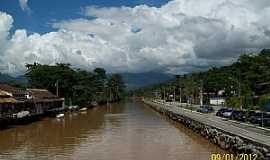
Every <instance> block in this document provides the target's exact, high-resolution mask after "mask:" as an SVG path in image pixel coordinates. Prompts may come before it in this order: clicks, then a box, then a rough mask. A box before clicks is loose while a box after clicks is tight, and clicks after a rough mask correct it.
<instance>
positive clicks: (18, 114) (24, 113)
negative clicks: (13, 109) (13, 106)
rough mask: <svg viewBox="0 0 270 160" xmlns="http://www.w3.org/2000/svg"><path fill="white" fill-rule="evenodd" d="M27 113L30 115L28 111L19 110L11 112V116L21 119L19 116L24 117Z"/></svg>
mask: <svg viewBox="0 0 270 160" xmlns="http://www.w3.org/2000/svg"><path fill="white" fill-rule="evenodd" d="M29 115H30V112H29V111H21V112H18V113H15V114H13V117H14V118H18V119H21V118H24V117H26V116H29Z"/></svg>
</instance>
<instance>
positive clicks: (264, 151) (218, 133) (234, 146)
mask: <svg viewBox="0 0 270 160" xmlns="http://www.w3.org/2000/svg"><path fill="white" fill-rule="evenodd" d="M143 102H144V103H145V104H147V105H149V106H151V107H152V108H153V109H154V110H156V111H157V112H159V113H161V114H164V115H166V116H168V117H169V118H170V119H172V120H174V121H177V122H179V123H182V124H184V125H185V126H187V127H188V128H190V129H192V130H193V131H194V132H196V133H198V134H200V135H201V136H203V137H205V138H206V139H208V140H209V141H210V142H212V143H214V144H216V145H218V146H220V147H221V148H222V149H225V150H227V151H228V152H231V153H237V154H242V153H245V154H256V155H257V156H258V158H257V159H270V154H269V153H270V136H269V135H266V134H261V133H258V132H256V131H251V130H246V129H244V128H240V127H237V126H233V125H230V124H229V123H227V122H226V121H223V120H221V119H218V118H216V117H213V116H207V115H204V114H199V113H197V112H192V111H189V110H186V109H183V108H180V107H177V106H174V105H170V104H162V103H159V102H158V101H153V100H149V99H144V100H143Z"/></svg>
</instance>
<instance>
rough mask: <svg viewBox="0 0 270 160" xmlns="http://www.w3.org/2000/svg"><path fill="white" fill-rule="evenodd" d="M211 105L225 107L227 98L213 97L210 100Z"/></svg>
mask: <svg viewBox="0 0 270 160" xmlns="http://www.w3.org/2000/svg"><path fill="white" fill-rule="evenodd" d="M210 104H211V105H224V104H225V98H223V97H212V98H210Z"/></svg>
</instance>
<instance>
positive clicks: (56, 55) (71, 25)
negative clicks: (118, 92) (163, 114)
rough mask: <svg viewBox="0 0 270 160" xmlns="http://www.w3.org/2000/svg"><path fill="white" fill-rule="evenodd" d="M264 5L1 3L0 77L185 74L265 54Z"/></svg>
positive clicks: (269, 35)
mask: <svg viewBox="0 0 270 160" xmlns="http://www.w3.org/2000/svg"><path fill="white" fill-rule="evenodd" d="M269 19H270V1H269V0H259V1H254V0H237V1H235V0H218V1H217V0H170V1H169V0H113V1H112V0H98V1H97V0H57V1H56V0H46V1H42V0H0V72H2V73H8V74H11V75H19V74H23V73H24V72H25V71H26V68H25V64H27V63H34V62H38V63H41V64H49V65H53V64H55V63H70V64H71V65H72V66H74V67H76V68H82V69H86V70H92V69H94V68H96V67H103V68H105V69H106V70H107V71H108V72H131V73H140V72H148V71H153V70H154V71H160V72H167V73H174V74H179V73H180V74H181V73H182V74H183V73H189V72H193V71H201V70H206V69H208V68H210V67H213V66H223V65H228V64H231V63H232V62H234V61H235V60H236V59H237V58H238V56H239V55H240V54H241V53H249V52H256V51H259V50H261V49H263V48H269V47H270V21H269Z"/></svg>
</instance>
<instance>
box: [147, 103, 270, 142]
mask: <svg viewBox="0 0 270 160" xmlns="http://www.w3.org/2000/svg"><path fill="white" fill-rule="evenodd" d="M151 103H152V104H154V105H155V104H156V105H157V104H158V106H159V107H163V108H165V109H167V110H169V111H172V112H174V113H176V114H180V115H183V116H186V117H189V118H191V119H193V120H195V121H199V122H201V123H203V124H206V125H209V126H212V127H215V128H218V129H220V130H223V131H225V132H228V133H231V134H233V135H238V136H240V137H243V138H246V139H248V140H251V141H254V142H258V143H260V144H263V145H266V146H268V147H270V132H269V131H267V130H264V129H260V128H256V127H254V126H252V125H248V124H243V123H239V122H235V121H229V120H226V119H223V118H220V117H217V116H214V115H213V114H202V113H199V112H196V111H191V110H188V109H185V108H182V107H179V106H177V105H176V104H175V103H170V102H169V103H165V104H164V103H162V102H161V101H157V100H155V101H152V102H151Z"/></svg>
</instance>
